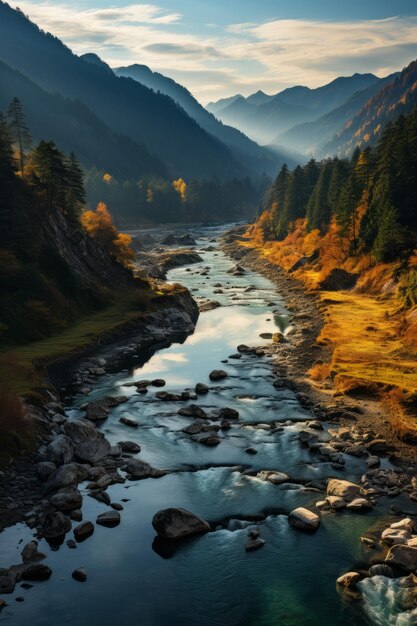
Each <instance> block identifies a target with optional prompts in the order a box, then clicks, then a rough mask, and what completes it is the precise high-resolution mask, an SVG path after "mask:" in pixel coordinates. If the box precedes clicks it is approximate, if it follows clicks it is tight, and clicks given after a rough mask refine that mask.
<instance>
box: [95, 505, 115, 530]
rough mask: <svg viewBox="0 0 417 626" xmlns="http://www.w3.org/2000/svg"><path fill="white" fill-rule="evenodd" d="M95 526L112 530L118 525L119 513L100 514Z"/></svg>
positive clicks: (107, 512)
mask: <svg viewBox="0 0 417 626" xmlns="http://www.w3.org/2000/svg"><path fill="white" fill-rule="evenodd" d="M96 524H99V525H100V526H107V527H109V528H113V527H114V526H118V525H119V524H120V513H119V512H118V511H114V510H113V509H112V510H111V511H106V512H105V513H101V514H100V515H99V516H98V517H97V519H96Z"/></svg>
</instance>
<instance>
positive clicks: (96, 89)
mask: <svg viewBox="0 0 417 626" xmlns="http://www.w3.org/2000/svg"><path fill="white" fill-rule="evenodd" d="M0 61H1V62H2V64H3V65H2V71H3V80H2V90H1V93H2V99H1V106H2V107H3V108H4V105H5V102H6V101H7V100H8V101H10V100H11V98H12V97H14V96H15V95H17V96H18V97H21V99H22V104H23V107H24V109H25V110H27V113H28V121H29V122H30V123H31V131H32V133H33V135H34V137H35V138H36V139H39V138H40V137H43V136H44V134H43V126H42V124H43V125H44V122H45V119H44V120H43V122H42V120H41V119H40V117H41V115H40V113H41V112H42V111H48V116H51V117H52V118H53V119H55V120H56V119H57V118H61V119H62V120H63V118H65V120H66V121H65V124H62V127H61V128H60V129H58V128H57V127H58V126H59V125H58V124H55V125H54V124H53V125H52V126H53V127H52V128H51V129H50V131H49V132H50V136H49V138H50V139H54V140H57V141H60V142H61V144H63V146H64V147H65V148H67V149H68V148H69V149H72V148H74V150H75V149H76V152H77V154H79V155H80V159H81V161H82V163H83V165H85V166H86V167H89V166H90V165H91V163H92V162H93V163H94V164H95V165H96V166H100V167H103V168H104V169H106V170H109V171H110V172H114V171H119V170H120V169H124V167H125V165H126V163H127V170H129V171H127V170H126V171H125V175H126V176H131V175H134V176H136V177H137V178H139V177H140V176H142V175H144V174H147V173H150V170H151V172H152V173H153V174H155V175H163V174H164V173H167V175H168V176H170V177H178V176H183V177H187V178H191V177H207V178H209V177H213V176H216V177H219V178H221V179H223V180H224V179H231V178H233V177H238V178H243V177H245V176H247V175H255V176H256V175H259V174H261V173H263V172H267V173H269V174H271V173H273V172H275V170H276V168H277V166H279V164H280V163H282V162H283V160H284V156H283V157H282V158H280V156H279V155H278V154H277V151H276V150H269V149H264V148H261V147H260V146H258V145H256V144H255V143H254V142H253V141H251V140H250V139H248V138H247V137H244V135H243V134H242V133H240V132H239V131H238V130H236V129H232V128H227V127H225V126H223V125H222V124H220V123H219V122H217V120H215V118H214V117H213V119H209V118H210V114H209V113H206V112H205V111H204V109H203V107H200V106H199V105H198V103H197V102H196V101H194V108H195V109H196V110H197V113H198V110H199V108H200V109H202V110H203V117H204V116H206V117H207V118H208V120H207V121H206V126H207V127H208V126H210V123H211V126H212V132H208V131H207V130H206V129H205V128H203V127H202V126H200V125H199V123H198V122H197V121H196V119H195V118H194V117H193V116H192V115H190V114H189V113H188V112H186V111H185V110H184V109H183V108H182V107H181V106H180V105H179V104H177V102H176V101H175V100H174V99H173V98H172V97H170V96H168V95H165V94H164V93H162V92H161V90H159V91H157V90H153V89H150V88H149V87H148V86H146V85H144V84H142V83H140V82H138V81H137V80H133V79H132V78H130V77H124V76H117V75H116V74H115V73H114V72H113V71H112V69H111V68H110V67H109V66H108V65H107V64H106V63H104V62H103V61H101V59H99V58H98V57H97V56H96V55H94V54H87V55H84V56H81V57H79V56H77V55H75V54H74V53H73V52H72V51H71V50H70V49H69V48H68V47H67V46H65V45H64V44H63V43H62V42H61V41H60V40H59V39H58V38H56V37H54V36H53V35H51V34H48V33H45V32H44V31H42V30H41V29H39V28H38V27H37V26H36V25H35V24H34V23H32V22H31V21H30V20H29V19H28V18H27V17H26V16H25V15H24V14H23V13H22V12H21V11H20V10H14V9H12V8H11V7H10V6H9V5H8V4H6V3H4V2H0ZM6 66H7V67H6ZM6 75H7V79H6ZM25 79H26V80H25ZM167 80H169V79H167ZM18 85H19V88H18V87H17V86H18ZM178 88H179V89H180V90H184V92H185V91H186V90H185V89H184V88H182V87H180V86H178ZM16 91H18V92H19V93H17V92H16ZM29 92H30V94H29ZM187 93H188V92H187ZM19 94H21V95H19ZM57 94H59V96H58V95H57ZM189 99H190V100H193V98H192V96H191V94H189ZM64 109H65V115H63V110H64ZM200 113H201V111H200ZM44 117H45V118H46V116H44ZM87 120H88V121H87ZM99 128H101V129H102V131H103V143H104V150H103V151H102V154H101V155H99V152H100V151H101V148H99V147H98V145H97V142H96V141H95V138H96V137H97V135H98V134H100V130H99ZM74 130H77V131H80V132H79V133H78V134H79V137H78V139H77V140H76V139H75V138H74V136H73V135H74ZM222 133H223V135H224V136H223V135H222ZM64 135H66V136H64ZM127 138H129V139H127ZM90 139H92V141H91V142H90ZM77 141H78V146H77V145H75V143H76V142H77ZM87 144H88V145H87ZM112 145H113V149H111V146H112ZM106 146H107V147H106ZM92 150H97V157H94V154H92ZM112 153H113V156H112ZM123 153H124V156H117V155H118V154H119V155H120V154H123ZM132 169H133V170H134V172H133V173H132Z"/></svg>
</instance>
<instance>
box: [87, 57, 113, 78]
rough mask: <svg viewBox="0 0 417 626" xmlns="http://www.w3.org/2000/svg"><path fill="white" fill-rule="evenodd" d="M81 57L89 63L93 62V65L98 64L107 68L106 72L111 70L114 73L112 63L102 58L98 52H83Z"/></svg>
mask: <svg viewBox="0 0 417 626" xmlns="http://www.w3.org/2000/svg"><path fill="white" fill-rule="evenodd" d="M80 59H82V60H83V61H86V62H87V63H91V65H97V66H98V67H101V68H103V69H104V70H106V72H110V73H111V74H112V73H113V70H112V69H111V67H110V65H107V63H106V62H105V61H103V59H100V57H99V56H98V54H96V53H95V52H86V53H85V54H82V55H81V56H80Z"/></svg>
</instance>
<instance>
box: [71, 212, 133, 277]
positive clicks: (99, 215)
mask: <svg viewBox="0 0 417 626" xmlns="http://www.w3.org/2000/svg"><path fill="white" fill-rule="evenodd" d="M81 224H82V226H83V228H84V230H85V232H86V233H87V234H88V235H89V237H91V238H92V239H94V240H95V241H96V242H97V243H98V245H99V246H100V247H102V248H104V249H105V250H107V252H109V254H111V255H112V256H113V257H114V258H115V259H116V260H117V261H118V262H119V263H122V264H123V265H125V266H128V265H129V263H130V262H131V261H132V259H133V258H134V256H135V253H134V252H133V250H132V249H131V247H130V245H131V243H132V237H131V236H130V235H127V234H126V233H119V232H118V231H117V230H116V228H115V226H114V224H113V220H112V217H111V215H110V213H109V210H108V208H107V206H106V205H105V203H104V202H99V204H98V205H97V208H96V210H95V211H85V212H84V213H83V214H82V216H81Z"/></svg>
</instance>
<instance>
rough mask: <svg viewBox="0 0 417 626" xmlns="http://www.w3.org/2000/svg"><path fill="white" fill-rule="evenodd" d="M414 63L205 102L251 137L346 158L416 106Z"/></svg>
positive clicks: (372, 142)
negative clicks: (392, 70) (387, 70)
mask: <svg viewBox="0 0 417 626" xmlns="http://www.w3.org/2000/svg"><path fill="white" fill-rule="evenodd" d="M416 85H417V62H414V61H413V62H412V63H410V65H408V66H407V67H406V68H405V69H404V70H403V71H402V72H396V73H394V74H390V75H389V76H386V77H384V78H378V77H376V76H374V75H373V74H354V75H353V76H350V77H341V78H337V79H336V80H334V81H332V82H331V83H329V84H328V85H324V86H322V87H319V88H317V89H309V88H308V87H302V86H299V87H291V88H289V89H285V90H284V91H282V92H280V93H278V94H276V95H274V96H268V95H267V94H265V93H263V92H262V91H258V92H256V93H254V94H252V95H251V96H249V97H247V98H244V97H243V96H241V95H236V96H232V97H230V98H224V99H222V100H219V101H218V102H214V103H213V102H212V103H210V104H209V105H207V109H208V110H209V111H211V112H213V113H214V114H215V115H216V116H217V117H219V118H220V119H222V120H223V121H224V122H228V123H231V124H232V123H234V124H235V125H236V126H237V127H238V128H240V129H241V130H243V131H244V132H246V133H247V134H248V135H249V136H251V137H252V138H253V139H256V140H257V141H259V142H260V143H266V144H268V145H269V146H280V148H281V150H282V149H284V150H285V149H287V150H289V149H291V150H294V151H296V152H301V153H303V154H305V155H313V156H315V157H318V158H323V157H328V156H334V155H338V156H342V157H345V156H349V155H350V154H351V153H352V152H353V150H354V149H355V147H356V146H357V145H359V146H360V147H362V148H363V147H365V146H366V145H368V144H369V145H372V144H374V143H376V141H377V140H378V138H379V136H380V133H381V130H382V129H383V127H384V125H385V124H386V123H387V122H389V121H393V120H395V119H397V118H398V117H399V115H400V114H406V113H409V112H410V111H412V109H413V108H414V106H415V105H416V104H417V88H416Z"/></svg>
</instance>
